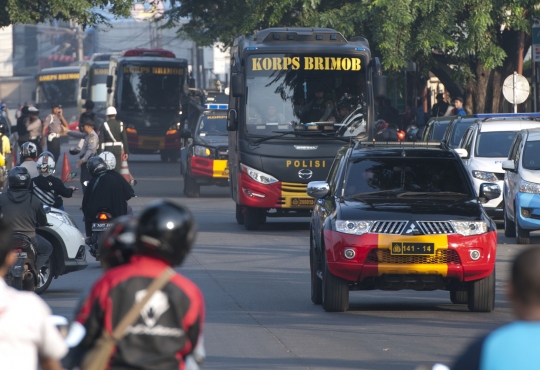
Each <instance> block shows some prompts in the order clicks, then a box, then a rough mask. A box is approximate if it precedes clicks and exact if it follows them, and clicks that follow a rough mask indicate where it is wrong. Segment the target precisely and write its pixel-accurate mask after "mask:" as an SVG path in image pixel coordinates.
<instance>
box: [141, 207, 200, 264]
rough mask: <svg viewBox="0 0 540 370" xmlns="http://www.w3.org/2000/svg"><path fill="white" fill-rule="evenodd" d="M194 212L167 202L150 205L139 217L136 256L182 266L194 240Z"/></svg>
mask: <svg viewBox="0 0 540 370" xmlns="http://www.w3.org/2000/svg"><path fill="white" fill-rule="evenodd" d="M195 234H196V231H195V221H194V220H193V216H192V215H191V212H190V211H189V210H188V209H187V208H184V207H182V206H179V205H176V204H174V203H172V202H169V201H166V200H158V201H155V202H153V203H151V204H150V205H149V206H148V208H146V209H145V210H144V211H143V213H142V214H141V216H140V217H139V223H138V226H137V232H136V237H135V253H136V254H141V255H145V256H151V257H155V258H159V259H161V260H163V261H165V262H167V263H169V264H171V265H173V266H174V265H180V264H181V263H182V262H183V261H184V258H185V257H186V255H187V254H188V253H189V251H190V249H191V245H192V244H193V241H194V240H195Z"/></svg>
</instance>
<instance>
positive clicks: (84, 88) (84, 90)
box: [81, 87, 88, 100]
mask: <svg viewBox="0 0 540 370" xmlns="http://www.w3.org/2000/svg"><path fill="white" fill-rule="evenodd" d="M87 95H88V93H87V89H86V87H83V88H82V89H81V99H82V100H86V96H87Z"/></svg>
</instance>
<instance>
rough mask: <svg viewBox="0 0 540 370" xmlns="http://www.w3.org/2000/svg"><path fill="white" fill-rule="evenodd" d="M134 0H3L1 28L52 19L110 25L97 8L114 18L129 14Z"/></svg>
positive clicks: (87, 24)
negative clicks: (106, 11)
mask: <svg viewBox="0 0 540 370" xmlns="http://www.w3.org/2000/svg"><path fill="white" fill-rule="evenodd" d="M134 2H136V1H134V0H110V1H109V0H68V1H66V0H43V1H40V0H0V9H3V11H2V12H0V28H3V27H6V26H9V25H11V24H17V23H34V24H35V23H42V22H46V21H49V20H52V19H57V20H63V21H75V22H76V23H78V24H80V25H82V26H83V27H88V26H95V25H98V24H102V23H104V24H108V19H107V18H106V17H105V16H104V15H103V14H102V13H100V12H99V11H98V10H99V9H100V10H105V9H106V8H107V10H108V12H109V13H110V14H112V15H113V16H115V17H127V16H129V15H130V10H131V7H132V6H133V3H134Z"/></svg>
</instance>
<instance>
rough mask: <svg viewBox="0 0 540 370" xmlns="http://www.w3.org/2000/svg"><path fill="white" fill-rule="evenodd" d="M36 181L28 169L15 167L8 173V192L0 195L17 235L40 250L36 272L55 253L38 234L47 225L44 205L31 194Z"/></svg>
mask: <svg viewBox="0 0 540 370" xmlns="http://www.w3.org/2000/svg"><path fill="white" fill-rule="evenodd" d="M31 181H32V179H31V178H30V174H29V173H28V171H27V169H26V168H24V167H21V166H17V167H13V168H12V169H11V171H9V174H8V189H7V191H6V192H3V193H2V194H0V209H1V210H2V215H3V217H4V219H5V220H8V222H9V223H10V224H11V227H12V229H13V231H14V232H18V233H21V234H24V235H26V236H28V237H29V238H30V239H31V240H32V244H33V245H34V247H35V248H36V269H37V271H41V268H42V267H43V265H44V264H45V262H47V259H48V258H49V256H50V255H51V253H52V251H53V247H52V245H51V243H49V241H48V240H47V239H45V238H44V237H42V236H41V235H38V234H37V233H36V227H40V226H46V225H47V223H48V222H47V215H46V214H45V210H44V209H43V203H41V201H40V200H39V198H38V197H36V196H34V194H32V192H31V191H30V183H31Z"/></svg>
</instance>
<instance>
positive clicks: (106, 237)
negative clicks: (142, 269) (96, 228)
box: [99, 216, 136, 270]
mask: <svg viewBox="0 0 540 370" xmlns="http://www.w3.org/2000/svg"><path fill="white" fill-rule="evenodd" d="M135 229H136V222H135V221H133V220H132V219H131V218H129V217H128V216H122V217H119V218H117V219H115V220H114V222H113V226H112V227H111V228H110V229H108V230H107V231H105V232H104V233H103V236H102V237H101V242H100V243H99V256H100V257H99V260H100V261H101V263H102V267H103V269H104V270H108V269H110V268H113V267H116V266H120V265H123V264H126V263H128V262H129V259H130V258H131V256H132V255H133V245H134V244H135Z"/></svg>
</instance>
